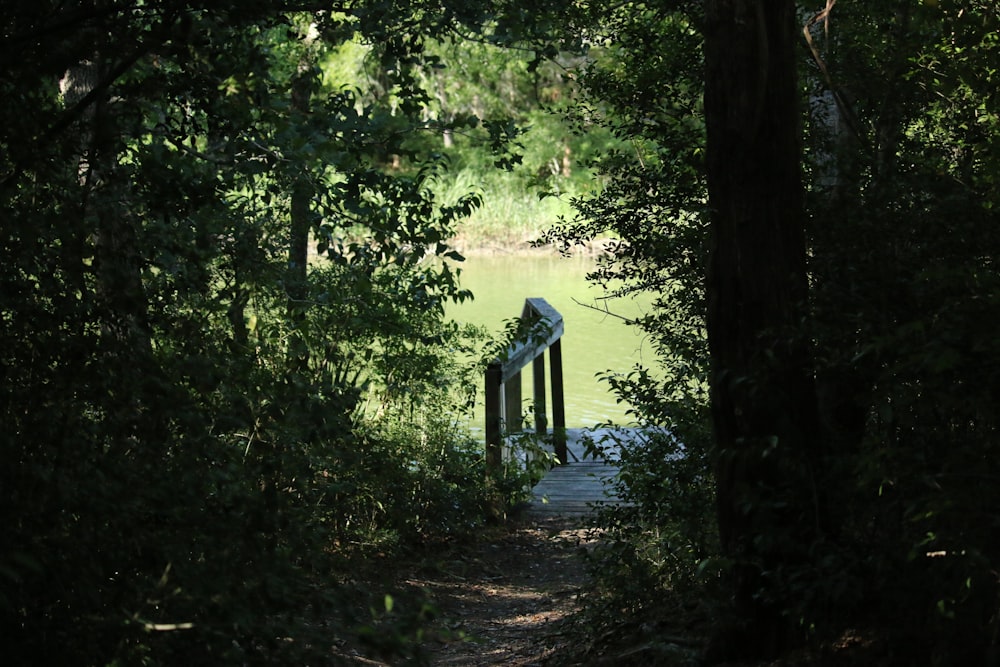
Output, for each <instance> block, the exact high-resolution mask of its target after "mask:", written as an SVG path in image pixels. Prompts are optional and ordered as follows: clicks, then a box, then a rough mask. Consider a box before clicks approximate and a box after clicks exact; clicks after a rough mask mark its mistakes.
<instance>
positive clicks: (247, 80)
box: [0, 0, 486, 664]
mask: <svg viewBox="0 0 1000 667" xmlns="http://www.w3.org/2000/svg"><path fill="white" fill-rule="evenodd" d="M7 9H8V16H9V19H10V20H9V21H8V22H6V23H5V25H4V27H3V28H2V31H0V53H2V63H3V74H2V75H0V90H2V91H3V93H4V94H5V95H7V96H8V97H7V99H9V100H10V104H8V105H5V106H4V109H3V110H2V111H0V121H2V123H3V127H2V129H0V197H2V202H3V204H2V205H3V208H4V212H5V223H4V225H3V228H2V230H0V247H2V248H3V253H4V258H5V265H4V268H3V269H2V271H0V287H2V289H3V292H2V306H0V321H2V322H3V325H2V327H0V346H2V348H3V352H2V353H0V354H2V355H3V364H4V368H5V379H6V380H7V381H6V382H5V383H4V386H3V389H2V390H0V396H2V399H0V413H2V415H3V424H4V428H3V429H2V431H3V435H2V436H0V438H2V440H0V457H2V463H3V465H2V472H0V489H2V491H3V495H4V498H5V503H4V505H3V508H2V515H0V517H2V522H3V524H4V526H5V530H6V535H5V539H4V541H3V546H2V547H0V582H2V584H0V615H2V618H3V625H4V628H5V631H4V637H5V646H6V648H7V654H6V655H7V657H8V660H10V661H12V663H13V664H37V663H39V662H46V663H53V664H56V663H61V662H88V663H90V662H92V663H102V664H105V663H113V662H116V661H118V662H122V663H132V662H138V661H140V660H141V661H145V662H149V663H159V664H176V663H177V662H180V661H183V660H192V659H193V660H197V661H205V660H207V659H211V660H212V661H213V662H223V663H229V662H240V663H274V662H303V661H309V660H310V659H307V658H306V656H307V655H308V654H310V653H311V654H313V656H314V657H315V656H328V649H329V647H330V643H331V642H332V641H336V638H337V636H338V635H340V636H342V635H344V634H345V633H348V632H350V628H348V627H343V626H341V627H337V628H333V629H330V628H328V627H327V626H326V623H327V620H326V619H328V618H330V612H331V609H332V605H334V603H335V602H336V601H337V600H336V591H332V590H331V589H329V588H328V587H325V586H322V585H320V584H321V583H322V582H323V581H324V580H325V579H324V578H325V577H328V576H329V574H330V572H331V568H334V567H335V566H336V562H335V561H336V559H337V558H340V557H342V556H344V555H345V554H346V553H347V552H348V551H349V550H350V548H351V547H350V545H352V544H356V543H358V542H361V541H364V540H368V539H369V538H371V539H375V536H376V535H386V534H391V533H394V532H396V533H399V534H407V535H410V536H413V535H421V534H424V533H426V532H428V531H432V530H441V531H444V532H447V531H448V530H450V529H455V528H457V527H458V526H463V525H464V526H465V527H466V528H468V526H469V524H470V523H474V520H471V521H470V519H469V518H468V517H470V516H471V517H478V516H481V512H480V509H481V507H482V506H483V505H484V503H483V502H482V498H481V494H480V493H479V489H480V487H479V486H476V485H470V480H479V479H481V477H482V475H481V474H480V475H477V474H476V473H477V470H478V471H479V472H481V467H479V466H481V463H480V462H479V461H478V459H477V458H476V453H475V450H474V449H473V448H472V447H471V446H470V444H469V443H468V442H466V441H464V440H463V439H462V438H461V437H456V436H455V434H454V429H451V430H449V429H447V428H445V427H443V426H442V425H441V423H440V420H431V419H428V418H426V417H427V414H428V411H434V412H437V411H441V410H442V406H450V405H452V404H451V403H449V402H447V401H446V400H445V399H444V398H442V397H441V390H442V389H443V388H444V387H446V386H447V385H448V384H449V382H450V381H452V380H453V379H454V378H456V377H458V376H459V373H458V372H456V371H455V370H454V369H452V368H449V367H448V365H447V363H446V362H445V361H443V360H442V356H443V355H442V354H441V351H442V350H444V349H448V348H450V347H454V346H457V345H461V344H463V340H464V338H463V336H464V334H463V333H462V332H460V331H459V330H458V329H457V328H455V327H449V326H446V325H444V324H443V323H442V316H443V305H444V303H445V302H446V301H448V300H452V299H463V298H467V296H468V295H467V293H466V292H464V291H463V290H461V288H460V286H459V284H458V269H456V268H455V267H454V263H455V262H457V261H460V260H461V257H460V256H459V255H457V254H456V253H454V252H453V251H452V250H451V249H450V248H449V246H448V244H447V239H448V238H449V237H450V236H451V235H452V234H453V230H454V225H455V223H456V221H457V220H458V219H460V218H461V217H462V216H464V215H467V214H468V212H469V211H470V210H471V209H472V208H474V207H475V206H476V205H477V201H478V200H477V198H475V197H465V198H460V199H458V201H457V202H454V203H452V204H450V205H447V206H443V205H440V204H439V203H438V202H436V201H435V199H434V197H433V195H432V194H431V193H432V188H431V186H432V184H433V183H434V181H435V179H436V178H438V177H439V175H440V174H441V173H442V169H443V167H444V162H443V161H442V160H440V159H439V158H437V157H436V156H434V155H431V154H429V153H427V152H426V151H423V150H422V149H420V146H419V145H416V147H414V145H413V144H411V143H410V142H409V140H410V138H411V137H413V136H414V135H416V134H418V133H420V132H423V131H425V130H426V128H427V122H426V118H425V117H424V114H423V110H424V109H425V107H426V105H427V101H428V99H429V97H428V94H427V93H426V92H425V91H423V90H422V88H421V87H420V85H419V82H418V77H417V75H416V72H417V71H418V70H419V69H420V68H421V67H425V66H427V58H429V56H427V58H425V53H424V49H423V40H424V39H426V38H429V37H433V36H434V35H440V34H443V33H445V32H448V31H450V30H455V29H456V28H457V26H461V27H462V29H463V30H468V31H475V30H478V29H480V28H481V26H482V25H483V22H484V20H485V19H484V17H485V16H486V14H485V13H484V12H485V9H486V8H485V7H480V8H479V10H478V11H477V12H472V13H471V14H470V13H463V12H466V10H467V9H468V8H467V7H466V5H465V4H464V3H462V7H461V8H460V7H457V6H451V5H440V4H436V3H431V4H426V5H423V4H420V3H418V4H415V5H411V6H407V7H406V8H399V7H395V6H392V5H387V4H385V3H381V2H362V3H350V4H345V5H344V6H341V7H339V8H337V10H336V11H333V10H331V9H330V8H327V7H318V6H317V7H312V8H310V7H303V6H302V5H301V3H286V2H281V1H264V0H261V1H259V2H250V3H228V4H227V3H217V2H213V3H200V4H199V3H194V4H192V3H190V2H172V1H170V0H167V1H166V2H159V3H153V4H150V3H144V2H131V3H112V2H90V3H84V4H82V5H79V6H74V7H70V6H68V5H65V4H64V3H45V2H41V3H27V2H17V3H13V4H12V5H11V6H10V7H9V8H7ZM356 41H359V42H363V43H369V44H372V45H376V48H375V49H374V53H375V55H376V57H377V58H378V61H379V67H380V71H381V72H382V73H383V75H384V76H383V82H384V84H385V85H386V87H387V90H388V91H390V98H391V99H390V98H386V97H383V98H370V97H366V96H365V95H364V94H363V93H362V92H361V91H360V90H358V89H352V88H339V87H338V88H330V87H326V86H324V85H323V79H322V72H321V65H322V63H323V62H325V61H326V59H327V54H328V53H329V52H330V50H331V49H334V48H338V47H341V46H343V45H344V44H348V43H352V42H356ZM394 154H397V155H403V156H406V157H407V159H408V162H409V165H412V167H411V168H408V169H406V170H398V171H392V170H390V169H386V168H385V167H386V161H387V156H390V155H394ZM313 244H316V245H317V246H318V251H319V252H318V255H320V257H318V258H314V257H312V256H311V255H312V253H311V252H310V246H311V245H313ZM310 267H313V268H310ZM432 388H433V390H432ZM367 396H374V397H376V400H378V401H380V402H381V403H382V407H383V409H384V411H385V412H387V413H396V414H403V408H404V407H406V408H408V409H409V412H408V419H412V420H413V422H414V423H415V424H420V423H423V424H424V427H423V428H424V429H425V431H424V433H423V437H422V438H415V437H413V436H414V433H415V431H414V430H410V431H402V430H401V429H397V430H396V431H394V430H393V429H390V428H388V427H386V426H385V425H384V424H378V425H373V424H371V423H369V422H366V421H365V420H366V418H367V417H366V412H365V406H366V403H365V402H364V401H362V399H363V398H365V397H367ZM400 433H405V435H400ZM431 433H433V437H435V438H437V442H436V444H435V446H434V447H429V446H427V444H426V442H425V439H426V438H427V437H430V435H428V434H431ZM414 466H415V469H414ZM459 486H460V487H461V490H459V489H458V487H459ZM417 495H419V496H420V503H415V502H414V498H415V497H416V496H417ZM456 502H461V503H462V505H461V508H462V510H464V511H460V512H456V511H455V503H456ZM415 506H419V507H420V511H419V519H418V518H417V516H415V514H414V513H412V510H413V508H414V507H415ZM444 508H447V511H442V510H444ZM435 512H440V514H441V517H444V518H445V519H447V520H450V521H453V522H454V523H451V524H449V525H448V526H444V527H442V525H441V524H440V523H435V522H434V521H429V520H428V519H427V517H428V516H429V515H433V514H434V513H435ZM309 614H314V615H315V617H314V618H312V619H311V620H310V622H308V623H306V622H304V617H305V616H308V615H309ZM285 637H294V638H295V641H292V642H289V641H286V640H285V639H284V638H285ZM209 656H210V657H209ZM319 659H326V658H319Z"/></svg>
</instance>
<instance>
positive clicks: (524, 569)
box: [354, 516, 595, 667]
mask: <svg viewBox="0 0 1000 667" xmlns="http://www.w3.org/2000/svg"><path fill="white" fill-rule="evenodd" d="M583 522H584V519H583V517H580V516H571V517H558V516H557V517H548V516H539V517H528V518H524V519H522V520H520V521H518V522H517V523H514V524H512V525H509V526H506V527H503V528H497V529H494V530H493V532H492V533H491V534H490V535H489V536H488V537H484V538H483V539H482V540H480V541H479V542H477V543H475V544H472V545H469V546H467V547H464V548H448V549H447V550H446V551H444V552H442V553H440V554H439V557H438V558H430V559H426V558H425V559H423V560H422V562H420V563H417V564H414V565H413V567H412V568H404V569H403V571H401V572H400V573H398V575H397V581H396V584H395V585H396V587H397V588H399V589H402V590H405V589H410V590H416V591H420V590H422V591H426V592H427V593H428V594H429V596H430V598H431V601H432V603H433V605H434V607H435V608H436V612H437V617H436V618H435V620H434V621H433V622H432V623H431V624H430V632H429V635H430V637H429V639H428V640H427V641H425V642H424V644H423V647H422V652H423V656H422V657H423V658H425V659H426V660H427V663H428V664H430V665H441V666H445V665H447V666H454V667H458V666H464V665H470V666H483V665H510V666H520V667H528V666H532V665H559V664H565V662H563V660H564V659H565V657H566V654H568V653H570V651H569V650H568V649H569V648H570V647H571V646H573V644H574V638H573V632H572V629H571V628H570V627H569V624H568V623H566V621H567V619H569V617H570V616H571V615H572V614H573V613H574V612H575V611H577V610H578V609H579V605H580V601H579V595H580V593H581V591H582V588H583V586H584V584H585V583H586V580H587V574H586V568H585V563H584V560H585V557H584V553H583V552H584V551H585V550H586V549H589V548H591V547H592V546H593V545H594V543H595V542H594V540H593V536H592V535H591V534H590V533H589V531H588V530H587V529H585V528H584V527H583ZM462 635H464V636H465V639H462V638H461V636H462ZM354 658H355V659H354V662H355V664H361V665H389V664H398V663H393V662H380V661H377V660H372V659H370V658H363V657H360V656H358V655H355V656H354Z"/></svg>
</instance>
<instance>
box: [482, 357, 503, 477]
mask: <svg viewBox="0 0 1000 667" xmlns="http://www.w3.org/2000/svg"><path fill="white" fill-rule="evenodd" d="M501 373H502V371H501V368H500V363H499V362H493V363H492V364H490V365H489V366H487V367H486V392H485V393H486V470H487V474H492V473H493V472H494V471H497V470H500V466H501V464H502V460H501V451H500V440H501V428H500V426H501V425H500V411H501V403H502V399H501V394H500V389H501V387H502V385H503V381H502V380H501Z"/></svg>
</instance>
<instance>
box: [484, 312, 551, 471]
mask: <svg viewBox="0 0 1000 667" xmlns="http://www.w3.org/2000/svg"><path fill="white" fill-rule="evenodd" d="M521 319H522V320H524V321H525V323H526V324H527V326H528V329H527V335H526V336H524V337H523V338H524V340H523V342H519V343H517V344H515V345H512V346H511V347H510V349H509V350H507V353H506V354H505V355H503V356H502V357H501V358H498V359H496V360H494V361H493V362H492V363H490V364H489V366H487V368H486V469H487V473H488V474H489V475H494V474H495V473H496V472H497V471H499V469H500V467H501V465H502V451H503V450H502V446H503V442H502V441H503V433H504V430H505V429H504V426H506V430H508V431H516V430H520V424H521V369H522V368H524V367H525V366H527V365H528V363H529V362H530V363H532V364H533V369H532V370H533V372H532V375H533V377H534V383H533V384H534V397H533V398H534V413H535V433H537V434H538V435H540V436H544V435H546V433H547V432H548V423H547V421H548V420H547V417H546V407H545V357H544V353H545V350H548V351H549V363H550V366H551V382H552V390H551V393H552V431H553V436H554V441H555V455H556V457H557V458H558V459H559V462H560V463H566V410H565V405H564V400H563V371H562V345H561V341H560V339H561V338H562V335H563V318H562V315H560V314H559V312H558V311H556V309H555V308H553V307H552V306H550V305H549V304H548V302H546V301H545V299H539V298H534V299H526V300H525V302H524V310H522V311H521Z"/></svg>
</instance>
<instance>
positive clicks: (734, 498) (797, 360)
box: [705, 0, 824, 658]
mask: <svg viewBox="0 0 1000 667" xmlns="http://www.w3.org/2000/svg"><path fill="white" fill-rule="evenodd" d="M705 6H706V18H707V23H706V35H705V38H706V41H705V49H706V52H705V55H706V88H705V114H706V123H707V130H708V189H709V205H710V209H711V223H712V259H711V264H710V268H709V276H708V298H709V303H708V342H709V350H710V354H711V360H712V364H711V368H712V378H711V399H712V419H713V424H714V429H715V441H716V456H715V473H716V492H717V510H718V518H719V531H720V537H721V544H722V548H723V550H724V552H725V554H726V555H727V556H729V557H730V558H731V559H732V561H733V563H734V568H733V572H732V577H733V579H732V584H733V589H732V590H733V596H734V604H735V613H736V622H735V623H734V624H733V625H732V626H731V627H729V628H728V629H727V630H726V631H725V632H723V633H721V634H720V636H719V638H717V641H716V645H715V646H714V649H715V651H716V652H718V653H720V654H723V655H724V657H727V658H761V657H763V658H766V657H770V656H772V655H774V654H776V653H778V652H780V651H781V650H782V649H783V648H784V647H785V646H786V645H787V642H788V641H789V639H790V634H789V629H790V628H789V626H788V624H787V621H786V618H785V616H784V615H783V613H782V612H783V611H784V608H783V604H782V601H781V590H780V585H779V582H777V581H775V580H774V576H775V574H774V573H776V572H778V571H780V570H781V567H782V566H784V565H788V564H789V562H795V561H797V560H799V559H801V558H803V557H804V553H805V552H804V547H803V545H808V544H809V543H810V542H811V541H812V540H811V535H814V534H815V533H816V531H817V530H822V524H823V522H824V519H823V518H822V514H821V512H820V509H819V503H818V501H817V500H816V494H815V492H814V489H813V486H812V483H811V482H812V480H811V478H810V470H811V464H812V462H813V461H814V459H815V456H816V455H817V454H818V453H819V443H820V440H819V428H818V417H817V408H816V396H815V387H814V383H813V379H812V375H811V368H810V356H809V351H808V337H807V335H806V334H805V332H804V331H803V322H804V318H805V314H806V300H807V295H808V284H807V276H806V249H805V231H804V219H805V218H804V213H803V194H802V183H801V173H800V164H799V160H800V155H801V150H800V144H799V141H800V138H799V100H798V94H799V92H798V88H797V81H796V61H795V57H796V51H795V39H796V35H797V32H798V30H797V25H796V12H795V3H794V2H793V1H792V0H706V5H705ZM796 545H798V546H796Z"/></svg>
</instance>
